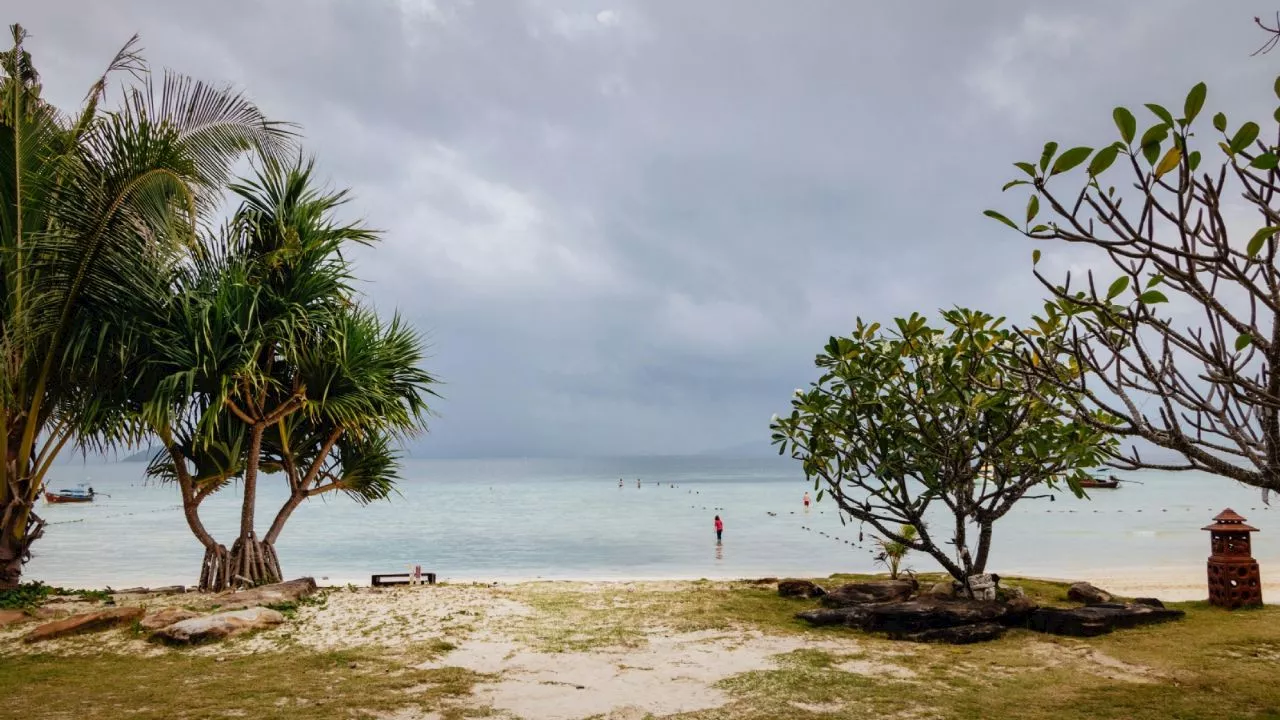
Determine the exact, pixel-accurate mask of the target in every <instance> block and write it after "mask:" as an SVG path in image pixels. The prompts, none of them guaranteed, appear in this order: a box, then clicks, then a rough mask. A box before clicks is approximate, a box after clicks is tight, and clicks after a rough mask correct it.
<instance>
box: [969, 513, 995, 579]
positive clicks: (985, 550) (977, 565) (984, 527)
mask: <svg viewBox="0 0 1280 720" xmlns="http://www.w3.org/2000/svg"><path fill="white" fill-rule="evenodd" d="M990 552H991V523H982V524H981V525H979V529H978V557H977V559H975V560H974V561H973V573H972V574H974V575H981V574H982V573H984V572H986V571H987V555H988V554H990Z"/></svg>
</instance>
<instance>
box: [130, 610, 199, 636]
mask: <svg viewBox="0 0 1280 720" xmlns="http://www.w3.org/2000/svg"><path fill="white" fill-rule="evenodd" d="M194 617H200V613H198V612H193V611H191V610H185V609H183V608H165V609H164V610H161V611H160V612H157V613H152V614H151V615H148V616H146V617H144V618H142V622H140V623H138V625H139V626H140V627H141V628H142V629H143V630H146V631H148V632H151V631H153V630H159V629H160V628H162V627H169V626H170V625H172V624H174V623H176V622H182V621H183V620H190V619H191V618H194Z"/></svg>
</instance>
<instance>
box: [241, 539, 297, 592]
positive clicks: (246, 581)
mask: <svg viewBox="0 0 1280 720" xmlns="http://www.w3.org/2000/svg"><path fill="white" fill-rule="evenodd" d="M230 566H231V568H232V569H233V575H232V578H231V581H232V585H233V586H234V587H254V586H256V585H270V584H271V583H278V582H281V581H282V580H283V579H284V578H283V577H282V576H281V573H280V558H279V557H277V556H276V549H275V546H273V545H272V544H270V543H267V542H263V541H261V540H258V538H257V537H256V536H255V535H253V533H250V534H249V541H248V542H244V541H243V540H236V544H235V545H232V546H231V563H230Z"/></svg>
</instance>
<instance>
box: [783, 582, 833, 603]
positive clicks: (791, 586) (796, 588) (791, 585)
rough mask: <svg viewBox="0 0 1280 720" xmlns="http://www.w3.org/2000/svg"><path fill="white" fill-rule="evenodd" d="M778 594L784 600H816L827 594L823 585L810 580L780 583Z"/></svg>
mask: <svg viewBox="0 0 1280 720" xmlns="http://www.w3.org/2000/svg"><path fill="white" fill-rule="evenodd" d="M778 594H779V595H781V596H782V597H784V598H803V599H809V598H816V597H822V596H823V595H826V594H827V591H826V590H824V589H823V588H822V586H821V585H815V584H814V583H811V582H809V581H808V580H783V581H782V582H779V583H778Z"/></svg>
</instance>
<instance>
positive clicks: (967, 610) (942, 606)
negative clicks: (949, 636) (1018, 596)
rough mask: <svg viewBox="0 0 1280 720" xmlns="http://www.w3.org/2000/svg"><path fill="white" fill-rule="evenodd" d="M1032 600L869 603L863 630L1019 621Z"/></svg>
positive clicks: (896, 631) (903, 630)
mask: <svg viewBox="0 0 1280 720" xmlns="http://www.w3.org/2000/svg"><path fill="white" fill-rule="evenodd" d="M1032 607H1033V606H1032V605H1031V603H1028V602H1021V603H1014V602H1010V603H1001V602H987V601H983V600H969V599H964V598H962V599H957V600H937V599H933V598H919V599H916V600H908V601H906V602H895V603H884V604H880V605H869V606H867V607H866V608H865V609H866V611H867V615H866V618H865V619H864V620H863V622H862V629H863V630H870V631H873V632H886V633H890V634H899V633H904V634H905V633H915V632H920V631H922V630H933V629H937V628H950V627H958V626H960V625H978V624H983V623H999V624H1001V625H1018V624H1021V623H1022V622H1025V621H1026V618H1027V616H1028V615H1030V613H1031V610H1032Z"/></svg>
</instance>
